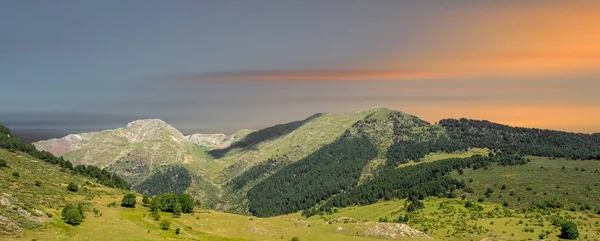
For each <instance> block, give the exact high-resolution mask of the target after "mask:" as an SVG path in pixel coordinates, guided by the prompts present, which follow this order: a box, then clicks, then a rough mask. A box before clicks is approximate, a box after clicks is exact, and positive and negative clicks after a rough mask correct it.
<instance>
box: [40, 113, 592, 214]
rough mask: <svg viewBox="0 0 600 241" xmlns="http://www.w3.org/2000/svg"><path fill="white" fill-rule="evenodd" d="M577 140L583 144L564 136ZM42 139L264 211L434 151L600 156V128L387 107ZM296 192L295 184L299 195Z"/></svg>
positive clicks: (79, 156)
mask: <svg viewBox="0 0 600 241" xmlns="http://www.w3.org/2000/svg"><path fill="white" fill-rule="evenodd" d="M569 141H575V143H578V147H572V146H571V145H565V144H564V142H569ZM33 144H34V145H35V146H36V147H37V148H38V149H40V150H47V151H49V152H51V153H53V154H55V155H57V156H63V157H64V159H65V160H69V161H71V162H72V163H74V164H76V165H77V164H85V165H94V166H98V167H100V168H103V169H106V170H108V171H110V172H114V173H116V174H118V175H120V176H121V177H123V178H124V179H125V180H126V181H127V182H128V183H129V184H130V185H131V186H132V188H133V189H134V190H136V191H138V192H140V193H146V194H150V195H155V194H160V193H163V192H175V193H183V192H185V193H189V194H191V195H193V196H194V197H196V198H198V199H200V200H201V201H202V202H203V203H204V204H206V205H208V206H210V207H211V208H216V209H219V210H225V211H229V212H234V213H243V214H248V213H250V214H253V215H259V216H272V215H279V214H286V213H291V212H295V211H298V210H302V209H305V208H311V207H314V206H315V205H320V204H323V202H326V201H328V200H330V198H331V197H336V198H339V197H338V196H341V195H336V194H338V193H345V194H344V195H349V194H348V193H349V192H352V190H354V189H357V188H359V187H361V186H366V185H365V184H363V183H365V182H367V184H368V182H370V181H372V182H375V181H376V180H377V178H384V177H385V175H391V174H389V173H387V172H388V170H389V169H393V168H394V167H397V166H398V165H403V164H404V163H408V162H419V161H420V160H421V159H422V158H424V157H425V155H427V154H428V153H434V152H447V153H452V152H456V151H468V150H470V149H472V148H486V149H488V150H491V151H490V152H494V151H499V150H502V151H504V152H507V153H508V152H510V153H519V154H523V155H537V156H550V157H566V158H575V159H590V158H591V159H598V158H599V157H600V155H599V154H598V153H600V152H598V149H599V148H598V147H600V138H599V135H598V134H593V135H588V134H574V133H566V132H560V131H549V130H539V129H531V128H514V127H509V126H505V125H500V124H494V123H490V122H487V121H474V120H467V119H461V120H454V119H446V120H442V121H440V122H439V123H435V124H431V123H428V122H426V121H423V120H421V119H419V118H418V117H416V116H412V115H410V114H406V113H403V112H400V111H395V110H390V109H386V108H379V107H374V108H371V109H367V110H363V111H358V112H355V113H350V114H315V115H313V116H310V117H308V118H306V119H304V120H299V121H294V122H290V123H286V124H280V125H275V126H272V127H268V128H265V129H261V130H257V131H252V130H241V131H238V132H236V133H234V134H232V135H225V134H192V135H189V136H185V135H183V134H182V133H181V132H179V131H178V130H177V129H175V128H174V127H173V126H171V125H169V124H167V123H165V122H163V121H161V120H157V119H148V120H138V121H133V122H131V123H129V124H127V125H126V126H125V127H122V128H118V129H114V130H105V131H100V132H92V133H82V134H71V135H68V136H65V137H63V138H59V139H51V140H45V141H39V142H35V143H33ZM348 148H350V149H348ZM353 151H358V152H353ZM344 153H353V154H352V156H347V155H345V154H344ZM582 153H586V155H585V156H582V155H580V154H582ZM332 155H337V156H338V157H339V158H341V159H338V158H336V157H335V156H332ZM309 163H311V164H309ZM324 163H333V164H332V166H326V165H325V164H324ZM304 165H309V166H304ZM345 167H346V168H348V169H345ZM330 169H331V170H330ZM336 172H343V173H336ZM332 173H333V174H332ZM317 174H318V175H317ZM312 175H316V176H318V178H321V179H323V178H324V177H328V175H332V176H331V178H335V180H336V182H333V183H331V187H329V189H327V188H325V189H327V190H323V193H322V195H321V194H320V193H319V192H315V191H314V190H312V189H310V188H322V187H316V186H315V187H313V186H311V185H313V184H311V182H310V180H308V179H307V178H308V177H311V176H312ZM290 176H294V177H295V176H301V177H299V178H292V179H290ZM304 179H306V180H304ZM373 179H374V180H375V181H373ZM283 184H286V185H287V186H285V190H284V189H281V188H282V185H283ZM360 184H362V185H360ZM320 185H322V183H321V184H320ZM294 188H297V189H294ZM306 188H308V189H307V190H308V191H306V190H305V189H306ZM390 188H391V189H390V190H382V191H383V193H388V192H389V193H390V194H391V193H395V194H394V195H398V194H397V192H398V187H390ZM288 190H290V192H291V190H295V191H294V195H289V192H288ZM264 192H269V193H271V194H273V195H274V194H278V195H282V196H283V197H284V199H285V200H284V204H281V203H271V204H268V203H269V200H265V199H264V198H262V197H259V196H261V195H263V194H262V193H264ZM286 195H287V196H286ZM296 195H299V196H296ZM386 195H388V194H386ZM379 198H381V197H379ZM379 198H376V197H375V199H379ZM271 200H276V201H275V202H279V201H280V200H279V199H271ZM361 202H363V201H360V202H358V203H357V204H359V203H361ZM349 204H352V203H349ZM263 205H270V207H269V208H265V207H264V206H263ZM327 205H329V203H328V204H327ZM334 206H335V205H334ZM338 206H339V205H338ZM266 209H269V210H268V211H267V210H266ZM271 209H273V210H271Z"/></svg>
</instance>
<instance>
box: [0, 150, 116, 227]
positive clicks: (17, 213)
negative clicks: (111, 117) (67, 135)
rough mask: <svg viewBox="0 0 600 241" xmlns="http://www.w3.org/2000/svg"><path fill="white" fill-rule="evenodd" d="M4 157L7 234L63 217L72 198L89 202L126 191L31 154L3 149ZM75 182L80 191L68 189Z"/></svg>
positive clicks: (1, 213) (1, 212)
mask: <svg viewBox="0 0 600 241" xmlns="http://www.w3.org/2000/svg"><path fill="white" fill-rule="evenodd" d="M0 159H2V160H6V161H7V165H8V167H3V168H0V190H1V191H0V192H1V193H0V233H2V234H4V235H9V236H19V235H22V234H23V232H27V230H30V229H34V228H39V227H44V226H45V223H47V222H50V221H52V220H59V219H60V209H61V207H62V206H64V205H65V204H66V203H67V202H68V201H75V200H79V201H85V202H89V201H91V200H93V199H94V198H95V197H97V196H99V195H121V194H122V193H124V192H125V191H123V190H120V189H113V188H107V187H104V186H102V185H100V184H98V183H96V182H95V180H93V179H90V178H87V177H84V176H82V175H78V174H73V173H72V171H70V170H68V169H64V168H60V167H58V166H55V165H51V164H48V163H46V162H43V161H41V160H39V159H36V158H33V157H31V156H29V155H27V154H23V153H19V152H14V153H13V152H9V151H7V150H3V149H0ZM15 173H18V176H17V175H16V174H15ZM71 182H72V183H76V184H78V185H80V188H79V191H78V192H76V193H74V192H70V191H67V188H66V187H67V184H68V183H71Z"/></svg>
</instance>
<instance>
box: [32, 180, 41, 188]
mask: <svg viewBox="0 0 600 241" xmlns="http://www.w3.org/2000/svg"><path fill="white" fill-rule="evenodd" d="M34 184H35V185H36V186H38V187H41V186H42V181H40V180H35V181H34Z"/></svg>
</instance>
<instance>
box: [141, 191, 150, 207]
mask: <svg viewBox="0 0 600 241" xmlns="http://www.w3.org/2000/svg"><path fill="white" fill-rule="evenodd" d="M142 206H144V207H148V206H150V197H149V196H148V195H147V194H144V196H143V197H142Z"/></svg>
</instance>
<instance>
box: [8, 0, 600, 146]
mask: <svg viewBox="0 0 600 241" xmlns="http://www.w3.org/2000/svg"><path fill="white" fill-rule="evenodd" d="M599 11H600V1H550V0H544V1H520V0H519V1H516V0H515V1H505V0H503V1H500V0H499V1H479V0H473V1H466V0H465V1H448V0H439V1H428V0H424V1H423V0H420V1H400V0H370V1H362V0H339V1H335V0H328V1H322V0H314V1H310V0H305V1H298V0H273V1H258V0H257V1H252V0H249V1H245V0H232V1H227V0H224V1H221V0H219V1H200V0H195V1H191V0H190V1H183V0H181V1H178V0H173V1H165V0H163V1H150V0H143V1H128V0H125V1H122V0H120V1H106V0H102V1H59V0H55V1H43V0H36V1H28V0H18V1H17V0H15V1H2V2H1V4H0V80H1V81H2V82H1V84H2V85H1V88H0V123H4V124H5V125H7V126H8V127H10V128H12V129H14V130H15V131H16V132H17V133H19V134H20V135H22V136H23V137H24V138H25V139H28V140H32V139H39V138H47V137H51V136H62V135H65V134H67V133H74V132H82V131H93V130H100V129H105V128H114V127H119V126H123V125H125V124H126V123H127V122H129V121H131V120H134V119H139V118H160V119H163V120H165V121H167V122H169V123H171V124H173V125H174V126H175V127H177V128H179V129H180V130H182V131H183V132H184V133H192V132H203V133H212V132H225V133H231V132H234V131H235V130H237V129H241V128H253V129H256V128H261V127H266V126H269V125H272V124H277V123H282V122H287V121H292V120H297V119H302V118H305V117H307V116H309V115H311V114H314V113H316V112H328V113H347V112H354V111H358V110H361V109H365V108H370V107H372V106H382V107H388V108H392V109H397V110H402V111H404V112H408V113H410V114H414V115H417V116H419V117H421V118H423V119H425V120H427V121H430V122H436V121H438V120H439V119H442V118H449V117H454V118H457V117H468V118H474V119H488V120H491V121H495V122H500V123H505V124H510V125H519V126H528V127H540V128H551V129H560V130H567V131H576V132H599V131H600V80H599V78H598V77H599V76H600V14H599Z"/></svg>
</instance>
